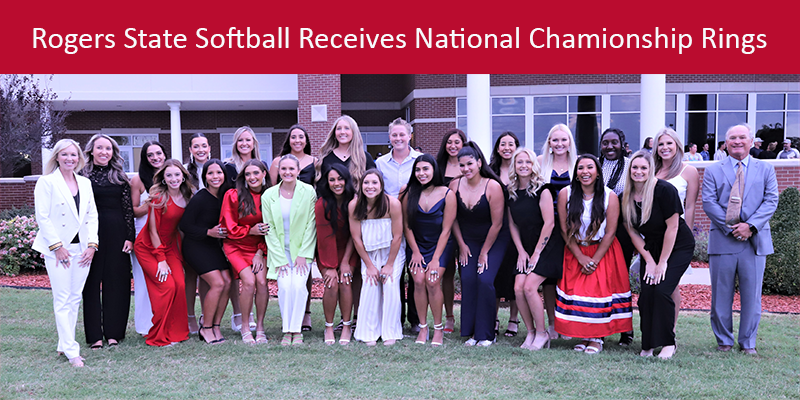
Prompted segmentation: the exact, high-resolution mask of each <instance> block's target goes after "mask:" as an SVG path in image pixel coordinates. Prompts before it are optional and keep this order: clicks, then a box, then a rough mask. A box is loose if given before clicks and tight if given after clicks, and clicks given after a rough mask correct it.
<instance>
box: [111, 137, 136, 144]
mask: <svg viewBox="0 0 800 400" xmlns="http://www.w3.org/2000/svg"><path fill="white" fill-rule="evenodd" d="M109 137H110V138H112V139H114V141H115V142H117V145H118V146H130V144H131V143H130V137H128V136H116V135H115V136H109Z"/></svg>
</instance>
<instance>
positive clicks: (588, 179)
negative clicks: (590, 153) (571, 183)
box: [576, 158, 597, 186]
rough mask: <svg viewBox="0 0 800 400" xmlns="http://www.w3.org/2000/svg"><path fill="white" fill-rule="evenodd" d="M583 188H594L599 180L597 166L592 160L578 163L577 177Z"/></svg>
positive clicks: (583, 160) (586, 159) (587, 159)
mask: <svg viewBox="0 0 800 400" xmlns="http://www.w3.org/2000/svg"><path fill="white" fill-rule="evenodd" d="M576 178H578V179H579V180H580V182H581V185H582V186H594V182H595V181H596V180H597V166H596V165H595V164H594V161H593V160H592V159H590V158H584V159H582V160H580V161H578V174H577V175H576Z"/></svg>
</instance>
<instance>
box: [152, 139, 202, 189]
mask: <svg viewBox="0 0 800 400" xmlns="http://www.w3.org/2000/svg"><path fill="white" fill-rule="evenodd" d="M150 146H158V147H161V152H163V153H164V157H165V158H166V157H167V150H165V149H164V145H163V144H161V143H159V142H158V141H157V140H153V141H152V142H145V143H144V144H143V145H142V152H141V154H140V156H139V179H140V180H141V181H142V183H143V184H144V189H145V190H147V191H149V190H150V186H153V175H155V173H156V169H155V168H153V166H152V165H151V164H150V161H149V160H148V159H147V149H149V148H150ZM189 172H190V174H191V171H189ZM192 184H194V186H195V187H197V184H195V182H192Z"/></svg>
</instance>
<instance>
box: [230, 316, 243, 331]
mask: <svg viewBox="0 0 800 400" xmlns="http://www.w3.org/2000/svg"><path fill="white" fill-rule="evenodd" d="M236 317H239V318H241V317H242V314H233V315H231V329H232V330H233V331H234V332H241V331H242V324H241V323H240V324H236Z"/></svg>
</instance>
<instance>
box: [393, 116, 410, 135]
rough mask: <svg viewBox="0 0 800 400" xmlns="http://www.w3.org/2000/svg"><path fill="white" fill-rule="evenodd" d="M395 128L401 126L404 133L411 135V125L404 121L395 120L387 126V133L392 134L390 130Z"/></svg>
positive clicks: (400, 119)
mask: <svg viewBox="0 0 800 400" xmlns="http://www.w3.org/2000/svg"><path fill="white" fill-rule="evenodd" d="M395 126H402V127H404V128H406V133H408V135H409V136H410V135H411V130H412V128H411V124H409V123H408V122H407V121H406V120H404V119H402V118H397V119H395V120H394V121H392V122H391V123H390V124H389V132H390V133H391V132H392V128H394V127H395Z"/></svg>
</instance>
